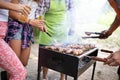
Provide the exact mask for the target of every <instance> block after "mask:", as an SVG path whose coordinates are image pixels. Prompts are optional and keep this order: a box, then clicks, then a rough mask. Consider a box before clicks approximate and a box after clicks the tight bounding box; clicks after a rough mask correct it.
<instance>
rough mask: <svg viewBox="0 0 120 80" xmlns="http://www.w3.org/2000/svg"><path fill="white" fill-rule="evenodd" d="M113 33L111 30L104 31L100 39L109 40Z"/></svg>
mask: <svg viewBox="0 0 120 80" xmlns="http://www.w3.org/2000/svg"><path fill="white" fill-rule="evenodd" d="M111 34H112V33H111V32H110V31H109V30H104V31H102V32H101V34H100V36H99V38H100V39H106V38H108V37H109V36H110V35H111Z"/></svg>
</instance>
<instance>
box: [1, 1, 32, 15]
mask: <svg viewBox="0 0 120 80" xmlns="http://www.w3.org/2000/svg"><path fill="white" fill-rule="evenodd" d="M0 8H1V9H7V10H12V11H16V12H20V13H22V14H24V15H28V14H29V12H30V8H29V7H28V6H26V5H22V4H13V3H10V2H6V1H3V0H1V1H0Z"/></svg>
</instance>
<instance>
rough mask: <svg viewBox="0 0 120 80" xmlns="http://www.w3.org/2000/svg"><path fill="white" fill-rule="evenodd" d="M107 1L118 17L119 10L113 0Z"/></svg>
mask: <svg viewBox="0 0 120 80" xmlns="http://www.w3.org/2000/svg"><path fill="white" fill-rule="evenodd" d="M108 2H109V4H110V5H111V7H112V8H113V9H114V10H115V12H116V14H117V17H118V18H119V19H120V10H119V8H118V6H117V4H116V2H115V0H108Z"/></svg>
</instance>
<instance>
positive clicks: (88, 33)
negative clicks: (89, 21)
mask: <svg viewBox="0 0 120 80" xmlns="http://www.w3.org/2000/svg"><path fill="white" fill-rule="evenodd" d="M85 34H86V35H88V36H90V35H91V34H96V35H100V34H101V33H100V32H85Z"/></svg>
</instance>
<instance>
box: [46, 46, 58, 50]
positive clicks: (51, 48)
mask: <svg viewBox="0 0 120 80" xmlns="http://www.w3.org/2000/svg"><path fill="white" fill-rule="evenodd" d="M45 48H46V49H50V50H55V49H56V47H55V46H45Z"/></svg>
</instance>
